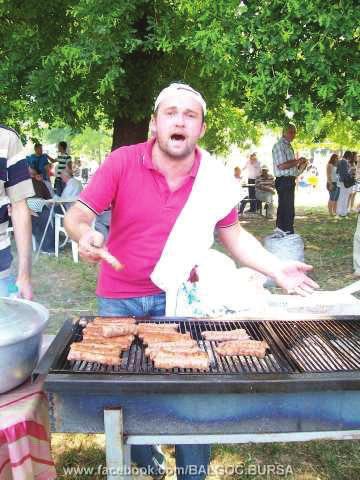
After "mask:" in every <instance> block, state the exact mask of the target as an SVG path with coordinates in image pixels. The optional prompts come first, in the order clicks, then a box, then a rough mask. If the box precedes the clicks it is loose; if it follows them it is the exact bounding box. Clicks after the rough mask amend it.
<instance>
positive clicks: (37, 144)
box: [34, 143, 42, 148]
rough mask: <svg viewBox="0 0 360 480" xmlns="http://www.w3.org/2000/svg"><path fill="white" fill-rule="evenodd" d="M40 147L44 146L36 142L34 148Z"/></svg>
mask: <svg viewBox="0 0 360 480" xmlns="http://www.w3.org/2000/svg"><path fill="white" fill-rule="evenodd" d="M39 147H42V144H41V143H35V145H34V148H39Z"/></svg>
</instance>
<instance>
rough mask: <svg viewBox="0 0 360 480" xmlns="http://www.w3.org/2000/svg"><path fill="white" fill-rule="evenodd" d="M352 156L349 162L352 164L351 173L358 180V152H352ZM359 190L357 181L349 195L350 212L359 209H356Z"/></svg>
mask: <svg viewBox="0 0 360 480" xmlns="http://www.w3.org/2000/svg"><path fill="white" fill-rule="evenodd" d="M351 154H352V158H351V160H350V162H349V164H350V175H352V176H353V177H354V178H355V180H356V174H357V153H356V152H351ZM357 191H358V184H357V183H355V185H353V186H352V187H351V192H350V195H349V203H348V211H349V212H356V211H357V210H356V209H355V197H356V194H357Z"/></svg>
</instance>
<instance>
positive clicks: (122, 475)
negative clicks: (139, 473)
mask: <svg viewBox="0 0 360 480" xmlns="http://www.w3.org/2000/svg"><path fill="white" fill-rule="evenodd" d="M123 426H124V425H123V413H122V410H121V408H117V409H105V410H104V427H105V428H104V430H105V447H106V468H107V480H130V479H131V475H130V469H131V460H130V445H125V444H124V428H123Z"/></svg>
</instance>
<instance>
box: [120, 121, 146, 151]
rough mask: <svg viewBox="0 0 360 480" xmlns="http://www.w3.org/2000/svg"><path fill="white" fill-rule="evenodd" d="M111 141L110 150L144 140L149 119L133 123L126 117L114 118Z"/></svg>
mask: <svg viewBox="0 0 360 480" xmlns="http://www.w3.org/2000/svg"><path fill="white" fill-rule="evenodd" d="M113 125H114V130H113V141H112V147H111V150H115V148H118V147H121V146H122V145H132V144H133V143H140V142H145V141H146V139H147V136H148V129H149V120H142V121H140V122H138V123H135V122H133V121H131V120H129V119H127V118H120V117H116V118H115V119H114V123H113Z"/></svg>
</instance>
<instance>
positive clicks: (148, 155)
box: [142, 138, 201, 178]
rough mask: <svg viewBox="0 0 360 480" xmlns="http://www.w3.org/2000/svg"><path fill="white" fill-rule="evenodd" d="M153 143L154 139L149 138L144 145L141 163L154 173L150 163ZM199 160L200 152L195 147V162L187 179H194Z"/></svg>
mask: <svg viewBox="0 0 360 480" xmlns="http://www.w3.org/2000/svg"><path fill="white" fill-rule="evenodd" d="M155 141H156V139H155V138H151V139H150V140H149V141H148V142H146V144H145V152H144V155H143V157H142V161H143V165H144V167H145V168H147V169H148V170H155V171H156V168H155V167H154V164H153V161H152V149H153V147H154V144H155ZM200 160H201V150H200V149H199V147H197V146H196V147H195V161H194V163H193V165H192V167H191V170H190V172H189V173H188V176H189V177H193V178H195V177H196V174H197V172H198V170H199V166H200Z"/></svg>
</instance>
